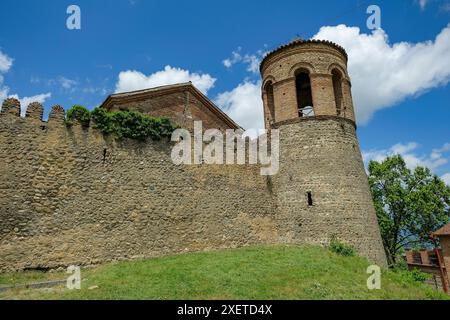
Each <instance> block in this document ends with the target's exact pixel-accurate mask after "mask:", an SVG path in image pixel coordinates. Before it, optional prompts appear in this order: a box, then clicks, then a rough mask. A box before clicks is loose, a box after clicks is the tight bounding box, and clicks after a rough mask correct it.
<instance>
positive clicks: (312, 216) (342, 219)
mask: <svg viewBox="0 0 450 320" xmlns="http://www.w3.org/2000/svg"><path fill="white" fill-rule="evenodd" d="M279 129H280V171H279V173H278V174H277V175H275V176H274V177H273V188H274V190H276V191H275V195H276V206H277V209H278V213H277V217H278V219H279V221H280V224H279V227H280V230H279V233H280V234H281V235H283V236H284V237H285V241H286V242H288V243H289V242H296V243H312V244H319V245H326V244H327V243H329V241H330V239H331V237H333V236H336V238H338V239H339V240H341V241H343V242H346V243H350V244H352V245H353V246H354V247H355V248H356V249H357V251H358V252H359V253H360V254H361V255H363V256H366V257H369V258H370V260H372V261H374V262H376V263H378V264H379V265H380V266H386V257H385V253H384V249H383V244H382V240H381V235H380V231H379V227H378V222H377V217H376V213H375V208H374V206H373V202H372V197H371V193H370V189H369V185H368V181H367V176H366V173H365V170H364V166H363V161H362V157H361V152H360V149H359V144H358V140H357V137H356V131H355V126H354V124H353V122H352V121H350V120H347V119H344V118H339V117H327V116H322V117H316V118H315V119H313V118H297V119H293V120H292V121H287V122H285V123H281V124H279ZM308 192H310V193H311V197H312V201H313V203H312V205H309V203H308Z"/></svg>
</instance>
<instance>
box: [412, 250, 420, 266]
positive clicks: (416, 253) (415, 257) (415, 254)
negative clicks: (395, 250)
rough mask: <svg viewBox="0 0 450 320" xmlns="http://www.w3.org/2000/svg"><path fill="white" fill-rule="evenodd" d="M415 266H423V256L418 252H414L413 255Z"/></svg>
mask: <svg viewBox="0 0 450 320" xmlns="http://www.w3.org/2000/svg"><path fill="white" fill-rule="evenodd" d="M412 258H413V263H414V264H422V255H421V254H420V252H418V251H414V252H413V254H412Z"/></svg>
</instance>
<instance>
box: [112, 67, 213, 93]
mask: <svg viewBox="0 0 450 320" xmlns="http://www.w3.org/2000/svg"><path fill="white" fill-rule="evenodd" d="M188 81H191V82H192V84H193V85H194V86H195V87H197V88H198V89H199V90H200V91H202V92H203V93H204V94H207V93H208V90H209V89H211V88H212V87H214V83H215V82H216V79H215V78H213V77H211V76H210V75H209V74H199V73H191V72H189V71H188V70H184V69H181V68H173V67H171V66H165V67H164V70H161V71H157V72H155V73H152V74H150V75H148V76H146V75H145V74H143V73H142V72H139V71H136V70H128V71H122V72H120V74H119V78H118V81H117V83H116V93H118V92H127V91H134V90H140V89H147V88H153V87H158V86H163V85H169V84H175V83H181V82H188Z"/></svg>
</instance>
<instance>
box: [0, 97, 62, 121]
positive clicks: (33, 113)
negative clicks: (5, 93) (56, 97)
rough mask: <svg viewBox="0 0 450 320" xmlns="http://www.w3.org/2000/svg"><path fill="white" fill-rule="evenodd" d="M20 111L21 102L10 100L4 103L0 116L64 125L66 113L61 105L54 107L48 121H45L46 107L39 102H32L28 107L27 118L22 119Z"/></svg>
mask: <svg viewBox="0 0 450 320" xmlns="http://www.w3.org/2000/svg"><path fill="white" fill-rule="evenodd" d="M20 110H21V104H20V101H19V100H17V99H15V98H8V99H5V100H4V101H3V104H2V109H1V112H0V116H10V117H17V118H19V117H20V118H22V119H24V120H25V121H28V120H30V121H37V122H48V123H49V124H64V120H65V111H64V108H63V107H62V106H60V105H55V106H53V107H52V109H51V111H50V114H49V117H48V121H44V107H43V105H42V104H41V103H39V102H32V103H30V104H29V105H28V106H27V109H26V112H25V117H21V112H20Z"/></svg>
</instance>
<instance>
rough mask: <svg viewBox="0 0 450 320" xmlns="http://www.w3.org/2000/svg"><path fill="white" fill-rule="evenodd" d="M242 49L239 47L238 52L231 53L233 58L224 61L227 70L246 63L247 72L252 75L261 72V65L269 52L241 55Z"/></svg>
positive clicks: (262, 51) (259, 51) (260, 51)
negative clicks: (237, 64)
mask: <svg viewBox="0 0 450 320" xmlns="http://www.w3.org/2000/svg"><path fill="white" fill-rule="evenodd" d="M241 51H242V48H241V47H238V48H237V50H236V51H233V52H231V57H229V58H226V59H225V60H223V61H222V63H223V65H224V66H225V67H226V68H228V69H229V68H231V67H232V66H233V65H235V64H236V63H244V64H246V65H247V69H246V70H247V71H248V72H252V73H256V74H257V73H258V72H259V64H260V62H261V60H262V58H263V57H264V56H265V55H266V53H267V51H264V50H258V51H257V52H256V53H254V54H248V53H246V54H244V55H242V54H241Z"/></svg>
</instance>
